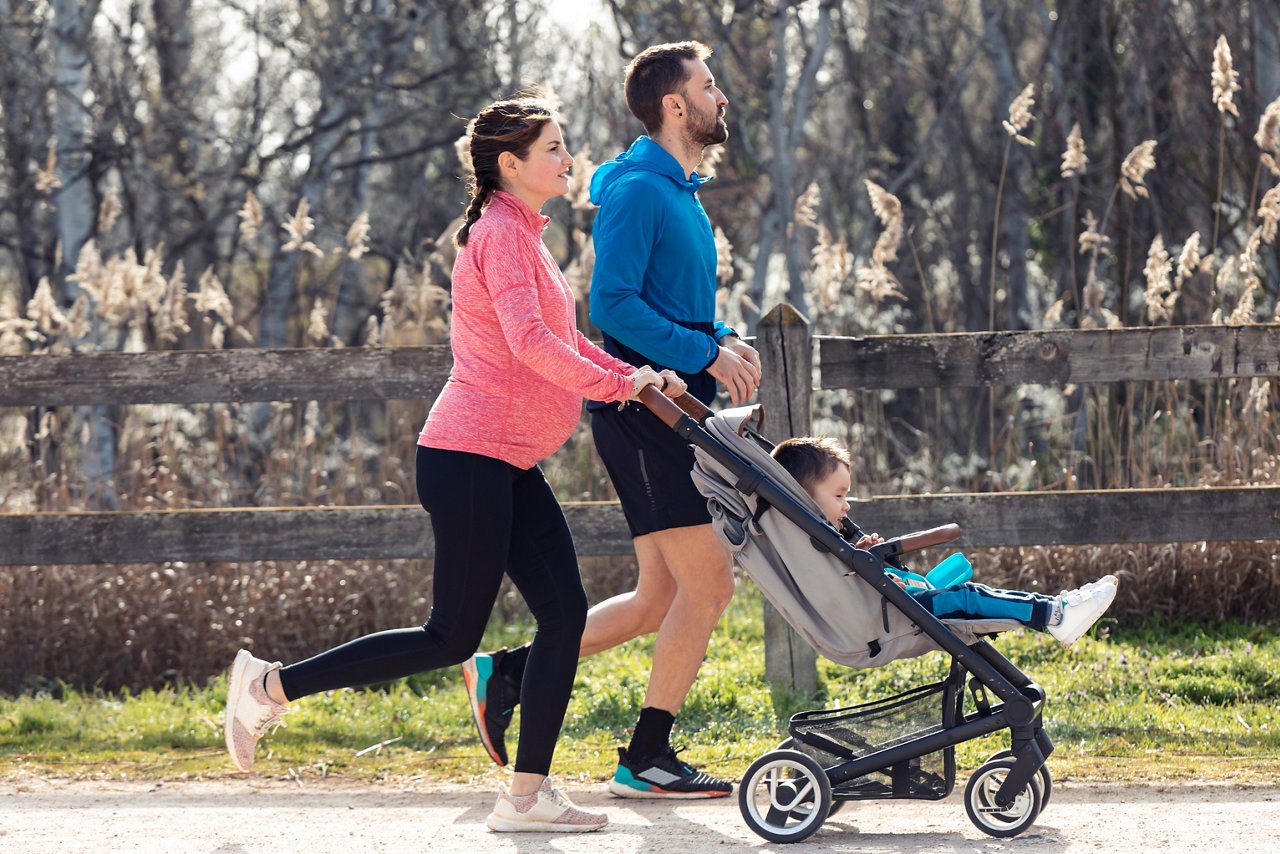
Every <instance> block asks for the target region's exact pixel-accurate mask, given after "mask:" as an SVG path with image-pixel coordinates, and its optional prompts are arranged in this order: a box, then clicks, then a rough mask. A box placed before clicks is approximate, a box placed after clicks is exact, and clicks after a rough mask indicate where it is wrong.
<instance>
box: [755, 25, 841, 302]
mask: <svg viewBox="0 0 1280 854" xmlns="http://www.w3.org/2000/svg"><path fill="white" fill-rule="evenodd" d="M790 20H791V16H790V4H789V3H785V2H784V3H779V4H778V5H777V7H776V9H775V10H774V12H773V79H772V83H771V85H770V88H769V137H770V140H771V142H772V148H773V152H772V165H771V168H770V170H769V173H770V182H771V184H772V193H771V199H770V204H771V205H772V207H773V214H774V219H773V222H774V223H775V224H774V225H773V235H772V236H773V238H774V239H775V240H776V239H777V238H778V237H781V238H782V241H783V254H784V255H785V257H786V269H787V301H788V302H790V303H791V304H792V305H794V306H796V307H798V308H799V309H800V311H801V312H802V313H805V314H808V313H809V309H808V295H807V294H806V293H805V282H804V275H803V270H804V262H803V260H802V259H801V257H800V252H799V250H798V248H797V246H796V241H795V239H794V234H793V231H794V228H795V203H796V198H797V196H798V195H799V193H798V192H797V190H796V160H795V154H796V151H797V150H798V148H799V146H800V144H801V142H802V140H803V137H804V125H805V121H806V120H807V119H808V118H809V108H810V105H811V102H812V100H813V90H814V83H815V81H816V79H817V75H818V71H819V69H820V68H821V67H822V62H823V59H824V58H825V57H826V53H827V48H828V47H829V46H830V45H831V9H830V6H829V4H827V3H823V4H821V5H820V6H819V7H818V19H817V22H816V24H815V30H814V35H813V44H812V45H811V46H809V47H808V48H807V50H806V53H805V57H804V63H803V66H802V68H801V72H800V76H799V79H798V80H797V81H796V85H795V89H794V91H792V92H791V94H790V97H788V93H787V84H788V82H789V76H790V75H789V71H788V45H787V30H788V25H789V23H790ZM762 237H763V235H762ZM764 248H765V247H764V241H763V240H762V242H761V247H760V249H761V251H763V250H764ZM768 267H769V264H768V258H765V259H763V262H762V261H761V260H759V259H757V262H756V275H757V281H756V288H757V291H758V292H761V293H762V292H763V284H764V283H763V281H762V280H761V279H760V276H761V275H762V273H767V271H768Z"/></svg>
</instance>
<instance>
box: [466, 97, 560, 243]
mask: <svg viewBox="0 0 1280 854" xmlns="http://www.w3.org/2000/svg"><path fill="white" fill-rule="evenodd" d="M554 118H555V111H554V109H553V108H552V107H551V105H550V104H548V103H547V102H546V101H544V100H542V99H541V98H538V97H518V98H510V99H508V100H506V101H497V102H495V103H493V104H490V105H489V106H487V107H485V108H484V109H483V110H481V111H480V113H479V114H478V115H477V116H476V117H475V118H474V119H472V120H471V121H470V122H469V123H468V124H467V137H466V141H467V152H468V154H469V159H470V161H471V164H470V170H469V171H470V172H471V180H470V181H469V182H468V184H467V189H468V190H470V191H471V203H470V204H468V205H467V219H466V222H464V223H463V224H462V227H461V228H459V229H458V231H457V233H456V234H454V235H453V242H454V243H456V244H457V245H459V246H466V245H467V237H468V235H470V234H471V226H473V225H475V223H476V220H478V219H479V218H480V214H481V213H482V212H483V211H484V207H485V205H487V204H489V199H490V197H492V196H493V194H494V192H495V191H497V190H500V189H502V176H501V173H500V172H499V170H498V155H500V154H501V153H502V152H504V151H510V152H511V153H512V154H514V155H515V156H516V157H519V158H520V159H521V160H523V159H525V158H526V157H528V156H529V149H530V148H532V147H533V144H534V143H535V142H537V141H538V137H539V136H540V135H541V134H542V128H543V126H544V125H546V123H547V122H549V121H551V120H552V119H554Z"/></svg>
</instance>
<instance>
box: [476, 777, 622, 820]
mask: <svg viewBox="0 0 1280 854" xmlns="http://www.w3.org/2000/svg"><path fill="white" fill-rule="evenodd" d="M484 823H485V826H487V827H488V828H489V829H490V830H492V831H495V832H497V833H519V832H522V831H530V830H532V831H543V832H549V833H589V832H590V831H593V830H599V829H600V828H602V827H604V826H605V825H606V824H608V823H609V817H608V816H607V815H605V814H604V813H598V812H587V811H586V810H582V809H578V808H577V807H576V806H574V805H573V802H572V801H570V800H569V798H568V796H567V795H565V793H564V792H562V791H560V790H559V789H556V788H553V787H552V785H551V778H549V777H546V778H543V780H542V785H541V786H539V787H538V791H536V792H534V793H533V794H532V795H528V796H527V797H523V798H518V797H514V796H513V795H512V794H511V793H510V792H509V791H507V787H506V786H503V785H501V784H499V785H498V801H497V803H495V804H494V805H493V812H491V813H489V817H488V818H487V819H485V821H484Z"/></svg>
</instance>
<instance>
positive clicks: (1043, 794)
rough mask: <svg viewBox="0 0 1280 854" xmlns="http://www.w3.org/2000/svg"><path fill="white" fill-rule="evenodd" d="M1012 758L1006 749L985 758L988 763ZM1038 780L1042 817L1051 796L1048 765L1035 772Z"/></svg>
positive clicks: (1010, 752)
mask: <svg viewBox="0 0 1280 854" xmlns="http://www.w3.org/2000/svg"><path fill="white" fill-rule="evenodd" d="M1012 757H1013V751H1012V750H1010V749H1008V748H1007V747H1006V748H1005V749H1004V750H1001V751H999V752H997V753H993V754H991V755H990V756H989V757H987V761H988V762H992V761H994V760H996V759H1009V758H1012ZM1036 774H1037V775H1038V776H1039V779H1040V813H1039V814H1040V815H1044V811H1045V810H1047V809H1048V808H1049V798H1050V797H1051V796H1052V795H1053V776H1052V775H1051V774H1050V773H1049V766H1048V765H1041V766H1040V770H1039V771H1037V772H1036Z"/></svg>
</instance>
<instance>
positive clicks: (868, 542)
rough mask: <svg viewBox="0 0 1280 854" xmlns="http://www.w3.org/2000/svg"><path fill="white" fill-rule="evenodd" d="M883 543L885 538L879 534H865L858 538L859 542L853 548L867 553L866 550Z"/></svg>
mask: <svg viewBox="0 0 1280 854" xmlns="http://www.w3.org/2000/svg"><path fill="white" fill-rule="evenodd" d="M883 542H884V537H882V536H880V535H879V534H863V535H862V536H861V537H859V538H858V541H857V542H856V543H854V544H853V547H854V548H855V549H863V550H864V551H865V550H866V549H869V548H871V547H872V546H878V545H880V544H881V543H883Z"/></svg>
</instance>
